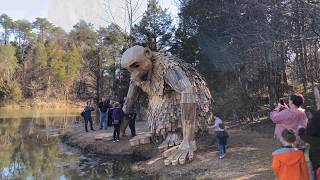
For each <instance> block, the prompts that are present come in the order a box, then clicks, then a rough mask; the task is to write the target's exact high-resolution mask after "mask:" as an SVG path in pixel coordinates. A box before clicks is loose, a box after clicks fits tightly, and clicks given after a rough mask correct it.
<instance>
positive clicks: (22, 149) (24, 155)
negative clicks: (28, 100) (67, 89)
mask: <svg viewBox="0 0 320 180" xmlns="http://www.w3.org/2000/svg"><path fill="white" fill-rule="evenodd" d="M76 121H79V117H76V116H61V117H45V118H41V117H29V118H28V117H27V118H21V117H20V118H0V134H1V136H0V174H1V175H0V179H1V178H10V177H17V176H20V177H34V178H35V179H59V176H58V177H55V175H56V174H58V175H59V174H63V173H61V172H56V171H61V169H59V168H54V167H55V163H56V162H60V161H61V160H64V161H68V160H71V161H72V160H74V157H72V156H70V157H68V156H66V155H65V154H63V153H62V152H61V148H59V146H57V144H58V143H59V138H58V136H57V135H58V134H59V133H60V132H61V131H63V129H65V128H68V127H70V126H71V125H72V124H74V123H75V122H76ZM61 155H63V158H62V157H61ZM70 158H71V159H70Z"/></svg>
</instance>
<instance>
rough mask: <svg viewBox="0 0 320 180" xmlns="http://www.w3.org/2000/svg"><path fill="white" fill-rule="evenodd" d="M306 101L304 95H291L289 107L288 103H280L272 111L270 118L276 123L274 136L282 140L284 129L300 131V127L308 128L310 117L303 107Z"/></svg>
mask: <svg viewBox="0 0 320 180" xmlns="http://www.w3.org/2000/svg"><path fill="white" fill-rule="evenodd" d="M303 102H304V98H303V96H302V95H291V96H290V99H289V107H288V106H287V104H285V103H283V104H281V103H279V104H278V106H277V108H275V109H274V110H273V111H272V112H271V113H270V119H271V120H272V122H273V123H275V124H276V128H275V131H274V137H275V138H276V139H277V140H279V141H281V138H282V136H281V133H282V131H283V130H284V129H286V128H289V129H293V130H294V132H295V133H296V135H297V133H298V128H301V127H303V128H307V124H308V118H307V116H306V113H305V111H304V109H302V108H301V106H302V104H303Z"/></svg>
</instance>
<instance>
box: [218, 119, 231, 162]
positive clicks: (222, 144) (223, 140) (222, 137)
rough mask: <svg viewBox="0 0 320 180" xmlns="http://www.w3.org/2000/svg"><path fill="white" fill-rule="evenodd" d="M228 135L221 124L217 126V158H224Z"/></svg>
mask: <svg viewBox="0 0 320 180" xmlns="http://www.w3.org/2000/svg"><path fill="white" fill-rule="evenodd" d="M228 138H229V135H228V133H227V131H226V130H225V128H224V125H223V124H222V123H220V124H219V131H217V140H218V142H219V158H220V159H222V158H224V156H225V154H226V145H227V140H228Z"/></svg>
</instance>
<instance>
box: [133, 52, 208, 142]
mask: <svg viewBox="0 0 320 180" xmlns="http://www.w3.org/2000/svg"><path fill="white" fill-rule="evenodd" d="M152 60H153V69H152V75H151V78H150V79H149V80H148V81H144V82H135V84H136V85H137V86H139V87H140V88H141V89H142V91H144V92H145V93H147V94H148V98H149V104H148V112H147V118H148V124H149V127H150V130H151V132H152V133H153V134H154V135H156V136H165V135H166V134H167V133H168V132H175V131H179V130H180V129H181V120H180V117H181V107H180V99H181V94H180V93H179V92H176V91H174V90H173V88H171V87H170V86H169V85H168V83H166V80H165V74H166V72H167V71H168V70H170V69H174V68H177V67H180V68H181V69H182V70H183V71H184V72H185V74H186V76H187V77H188V78H189V81H190V82H191V84H192V87H193V92H194V93H195V95H196V97H197V98H196V103H197V119H196V132H197V133H201V132H205V131H206V126H207V122H208V119H209V118H210V117H211V110H212V98H211V94H210V91H209V89H208V87H207V84H206V82H205V80H204V79H203V78H202V77H201V75H200V74H199V73H198V72H197V70H195V68H194V67H193V66H191V65H190V64H187V63H185V62H184V61H182V60H180V59H177V58H175V57H173V56H166V55H163V54H161V53H153V58H152Z"/></svg>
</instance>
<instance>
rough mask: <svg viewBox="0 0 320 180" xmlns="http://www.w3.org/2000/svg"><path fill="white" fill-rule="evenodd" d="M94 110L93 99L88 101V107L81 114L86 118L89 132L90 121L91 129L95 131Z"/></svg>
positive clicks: (86, 127) (86, 126)
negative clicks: (92, 114)
mask: <svg viewBox="0 0 320 180" xmlns="http://www.w3.org/2000/svg"><path fill="white" fill-rule="evenodd" d="M92 111H94V108H93V107H92V104H91V101H88V102H87V105H86V107H85V108H84V110H83V111H82V113H81V116H83V118H84V122H85V129H86V132H88V123H90V129H91V130H92V131H94V129H93V125H92V117H91V112H92Z"/></svg>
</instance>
